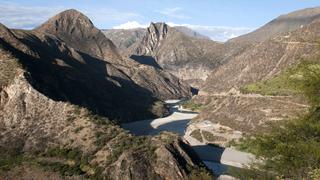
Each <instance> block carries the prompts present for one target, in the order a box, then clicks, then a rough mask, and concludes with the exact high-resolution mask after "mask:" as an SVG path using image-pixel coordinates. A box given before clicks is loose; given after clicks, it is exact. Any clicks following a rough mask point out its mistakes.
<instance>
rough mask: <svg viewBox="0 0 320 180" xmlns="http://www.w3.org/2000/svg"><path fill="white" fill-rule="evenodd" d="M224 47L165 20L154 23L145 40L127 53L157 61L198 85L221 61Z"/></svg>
mask: <svg viewBox="0 0 320 180" xmlns="http://www.w3.org/2000/svg"><path fill="white" fill-rule="evenodd" d="M221 47H222V44H220V43H216V42H214V41H211V40H208V39H199V38H195V37H191V36H188V35H186V34H184V33H182V32H180V31H179V30H177V29H176V28H173V27H170V26H168V25H166V24H165V23H151V24H150V26H149V28H148V29H147V34H146V35H145V36H144V37H143V39H142V41H141V42H138V43H136V44H135V45H133V46H132V47H131V48H130V50H129V53H128V54H131V55H132V56H131V57H132V58H134V59H136V60H137V61H139V62H148V61H149V62H150V61H155V62H156V63H157V64H159V66H160V67H161V68H163V69H165V70H167V71H169V72H171V73H172V74H174V75H176V76H177V77H179V78H180V79H183V80H186V81H187V82H189V83H190V84H191V85H193V86H197V87H198V86H199V85H200V84H201V82H203V81H204V80H205V79H206V78H207V75H208V73H209V72H210V71H211V70H212V69H213V68H214V67H216V66H217V65H218V64H219V62H220V61H219V60H220V59H221V57H220V55H221V53H220V52H219V51H218V49H220V48H221ZM213 49H214V50H213Z"/></svg>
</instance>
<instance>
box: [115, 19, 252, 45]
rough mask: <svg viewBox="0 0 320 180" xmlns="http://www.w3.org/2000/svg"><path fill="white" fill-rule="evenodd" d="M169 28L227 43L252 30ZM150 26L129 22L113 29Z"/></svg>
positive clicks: (195, 26)
mask: <svg viewBox="0 0 320 180" xmlns="http://www.w3.org/2000/svg"><path fill="white" fill-rule="evenodd" d="M167 24H168V25H169V26H172V27H174V26H185V27H188V28H190V29H192V30H194V31H197V32H198V33H200V34H203V35H205V36H208V37H210V38H211V39H212V40H215V41H221V42H225V41H227V40H228V39H231V38H235V37H238V36H240V35H243V34H246V33H249V32H250V31H252V30H253V29H252V28H247V27H228V26H203V25H193V24H176V23H172V22H168V23H167ZM148 26H149V24H141V23H139V22H137V21H128V22H126V23H124V24H120V25H118V26H114V27H113V29H135V28H146V27H148Z"/></svg>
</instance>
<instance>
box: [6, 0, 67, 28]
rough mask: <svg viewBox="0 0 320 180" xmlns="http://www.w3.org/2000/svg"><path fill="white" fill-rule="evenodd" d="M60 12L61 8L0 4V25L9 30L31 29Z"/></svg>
mask: <svg viewBox="0 0 320 180" xmlns="http://www.w3.org/2000/svg"><path fill="white" fill-rule="evenodd" d="M61 10H62V8H61V7H57V8H52V7H38V6H36V7H34V6H33V7H24V6H20V5H18V4H14V3H9V2H1V3H0V23H3V24H5V25H6V26H8V27H10V28H25V29H31V28H34V27H35V26H37V25H39V24H40V23H42V22H44V21H45V20H47V19H48V18H50V17H51V16H53V15H54V14H56V13H58V12H59V11H61Z"/></svg>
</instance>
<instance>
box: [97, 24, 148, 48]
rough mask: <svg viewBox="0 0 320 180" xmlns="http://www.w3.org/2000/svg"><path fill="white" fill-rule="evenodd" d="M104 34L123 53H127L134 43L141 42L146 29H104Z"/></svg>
mask: <svg viewBox="0 0 320 180" xmlns="http://www.w3.org/2000/svg"><path fill="white" fill-rule="evenodd" d="M101 31H102V32H103V34H104V35H105V36H106V37H107V38H108V39H110V40H111V41H112V42H113V43H114V44H115V45H116V46H117V47H118V48H119V49H120V50H121V51H125V50H126V49H128V48H129V47H130V46H132V45H133V44H134V43H136V42H138V41H141V39H142V38H143V36H144V35H145V34H146V29H144V28H136V29H103V30H101Z"/></svg>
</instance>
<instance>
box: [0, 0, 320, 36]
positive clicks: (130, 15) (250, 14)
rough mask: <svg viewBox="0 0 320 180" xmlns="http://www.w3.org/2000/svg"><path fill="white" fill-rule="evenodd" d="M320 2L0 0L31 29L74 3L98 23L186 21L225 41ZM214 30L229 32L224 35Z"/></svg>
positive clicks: (6, 15)
mask: <svg viewBox="0 0 320 180" xmlns="http://www.w3.org/2000/svg"><path fill="white" fill-rule="evenodd" d="M316 6H320V0H264V1H262V0H224V1H223V0H193V1H191V0H103V1H102V0H50V1H49V0H32V1H31V0H10V1H9V0H0V22H1V23H3V24H5V25H7V26H8V27H11V28H25V29H31V28H34V27H35V26H38V25H39V24H41V23H43V22H44V21H45V20H46V19H48V18H49V17H51V16H53V15H54V14H56V13H58V12H60V11H62V10H65V9H70V8H74V9H77V10H80V11H82V12H83V13H85V14H86V15H87V16H88V17H89V18H90V19H91V20H92V21H93V23H94V24H95V25H96V26H97V27H98V28H103V29H105V28H114V27H121V28H129V27H135V26H141V27H144V26H146V25H148V24H149V23H150V22H151V21H153V22H158V21H161V22H170V24H171V25H186V26H189V27H191V28H193V29H196V30H199V31H201V32H202V33H204V34H206V35H209V36H210V37H212V39H217V40H222V41H223V40H225V38H228V37H229V36H230V37H231V36H237V35H239V34H243V33H246V32H248V31H250V30H253V29H255V28H257V27H259V26H261V25H263V24H265V23H267V22H268V21H270V20H272V19H274V18H275V17H277V16H279V15H281V14H285V13H288V12H291V11H294V10H298V9H303V8H307V7H316ZM119 25H121V26H119ZM217 30H220V31H217ZM207 31H208V32H207ZM209 31H212V32H211V33H217V34H219V33H220V34H221V33H222V35H223V33H224V34H225V35H226V37H222V38H221V39H219V37H214V34H210V33H209ZM227 31H228V32H227ZM226 32H227V33H226ZM218 36H219V35H218Z"/></svg>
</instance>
